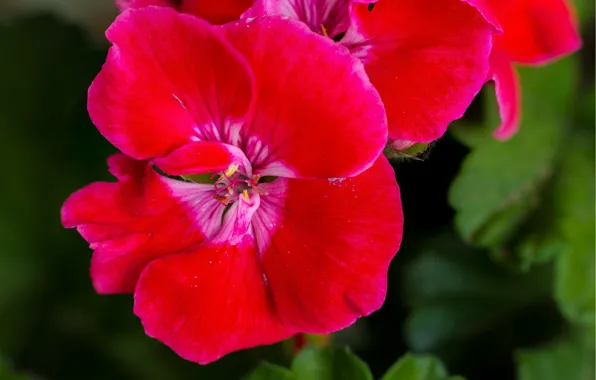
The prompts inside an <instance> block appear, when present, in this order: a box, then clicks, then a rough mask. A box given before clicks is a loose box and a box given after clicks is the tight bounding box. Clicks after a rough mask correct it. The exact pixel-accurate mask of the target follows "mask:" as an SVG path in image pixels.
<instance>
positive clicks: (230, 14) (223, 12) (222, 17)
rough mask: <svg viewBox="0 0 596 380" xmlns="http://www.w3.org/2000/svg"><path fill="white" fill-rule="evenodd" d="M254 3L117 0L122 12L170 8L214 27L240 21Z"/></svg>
mask: <svg viewBox="0 0 596 380" xmlns="http://www.w3.org/2000/svg"><path fill="white" fill-rule="evenodd" d="M253 3H254V0H116V4H117V5H118V7H119V8H120V9H121V10H126V9H129V8H143V7H147V6H151V5H155V6H159V7H170V8H174V9H176V10H177V11H179V12H182V13H187V14H191V15H194V16H197V17H200V18H202V19H205V20H206V21H208V22H210V23H211V24H214V25H218V24H225V23H227V22H231V21H236V20H238V19H239V18H240V15H241V14H242V13H243V12H244V11H246V10H247V9H248V8H250V7H251V6H252V5H253Z"/></svg>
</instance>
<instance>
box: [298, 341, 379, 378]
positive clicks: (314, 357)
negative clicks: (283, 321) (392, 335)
mask: <svg viewBox="0 0 596 380" xmlns="http://www.w3.org/2000/svg"><path fill="white" fill-rule="evenodd" d="M292 372H293V373H294V374H295V375H296V379H297V380H372V375H371V373H370V371H369V369H368V366H367V365H366V363H364V362H363V361H362V360H360V359H359V358H358V357H356V355H354V354H353V353H352V352H350V350H349V349H348V348H322V349H317V348H314V347H307V348H305V349H304V350H303V351H302V352H301V353H300V354H299V355H298V356H297V357H296V359H294V362H293V363H292Z"/></svg>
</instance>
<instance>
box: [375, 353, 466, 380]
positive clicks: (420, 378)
mask: <svg viewBox="0 0 596 380" xmlns="http://www.w3.org/2000/svg"><path fill="white" fill-rule="evenodd" d="M381 380H463V377H461V376H449V375H448V374H447V370H446V369H445V367H444V366H443V363H441V361H440V360H439V359H437V358H435V357H432V356H427V355H406V356H404V357H403V358H401V359H399V361H398V362H397V363H395V364H394V365H393V367H391V368H390V369H389V371H387V373H386V374H385V375H384V376H383V377H382V379H381Z"/></svg>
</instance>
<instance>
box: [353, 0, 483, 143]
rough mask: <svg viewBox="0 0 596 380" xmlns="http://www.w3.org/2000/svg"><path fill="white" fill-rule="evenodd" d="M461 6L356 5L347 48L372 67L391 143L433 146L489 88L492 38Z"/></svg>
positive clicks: (454, 2) (433, 1)
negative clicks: (483, 91)
mask: <svg viewBox="0 0 596 380" xmlns="http://www.w3.org/2000/svg"><path fill="white" fill-rule="evenodd" d="M494 31H495V29H494V27H493V26H492V25H490V24H489V23H488V22H487V21H486V20H485V19H484V18H483V17H482V15H481V14H480V13H479V12H478V10H477V9H476V8H474V7H472V6H470V5H468V4H466V3H465V2H463V1H461V0H418V1H410V0H380V1H378V2H377V3H376V4H375V7H374V9H373V10H372V11H369V10H368V6H367V5H366V4H353V9H352V25H351V28H350V30H349V31H348V33H347V34H346V36H345V37H344V39H343V40H342V43H345V44H346V45H347V46H349V47H351V49H352V51H353V52H354V54H356V55H357V56H359V57H361V58H362V59H363V60H364V62H365V67H366V71H367V73H368V75H369V77H370V80H371V82H372V83H373V84H374V85H375V87H376V88H377V90H378V91H379V93H380V94H381V98H382V99H383V102H384V104H385V108H386V110H387V117H388V120H389V137H391V138H393V139H395V140H409V141H415V142H428V141H431V140H435V139H437V138H439V137H441V135H443V133H444V132H445V130H446V128H447V125H448V124H449V123H450V122H451V121H453V120H455V119H458V118H460V117H461V116H462V115H463V114H464V112H465V110H466V109H467V107H468V106H469V104H470V103H471V101H472V99H473V98H474V96H475V95H476V94H477V93H478V91H479V90H480V88H481V87H482V85H483V84H484V82H485V80H486V77H487V73H488V56H489V53H490V49H491V35H492V33H493V32H494Z"/></svg>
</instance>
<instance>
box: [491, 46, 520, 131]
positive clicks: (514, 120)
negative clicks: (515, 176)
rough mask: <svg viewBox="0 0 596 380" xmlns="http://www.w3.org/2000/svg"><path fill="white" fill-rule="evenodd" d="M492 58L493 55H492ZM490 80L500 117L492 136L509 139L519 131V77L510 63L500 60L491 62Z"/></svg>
mask: <svg viewBox="0 0 596 380" xmlns="http://www.w3.org/2000/svg"><path fill="white" fill-rule="evenodd" d="M493 56H494V54H493ZM491 66H492V79H493V80H494V81H495V91H496V94H497V102H498V104H499V114H500V115H501V125H500V126H499V127H498V128H497V129H496V130H495V131H494V133H493V135H494V136H495V138H497V139H499V140H507V139H509V138H511V137H512V136H513V135H514V134H515V133H516V132H517V130H518V129H519V125H520V121H521V86H520V83H519V75H518V73H517V70H516V69H515V67H514V66H513V64H512V63H511V62H508V61H507V60H505V59H503V58H500V59H496V58H493V59H492V60H491Z"/></svg>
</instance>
